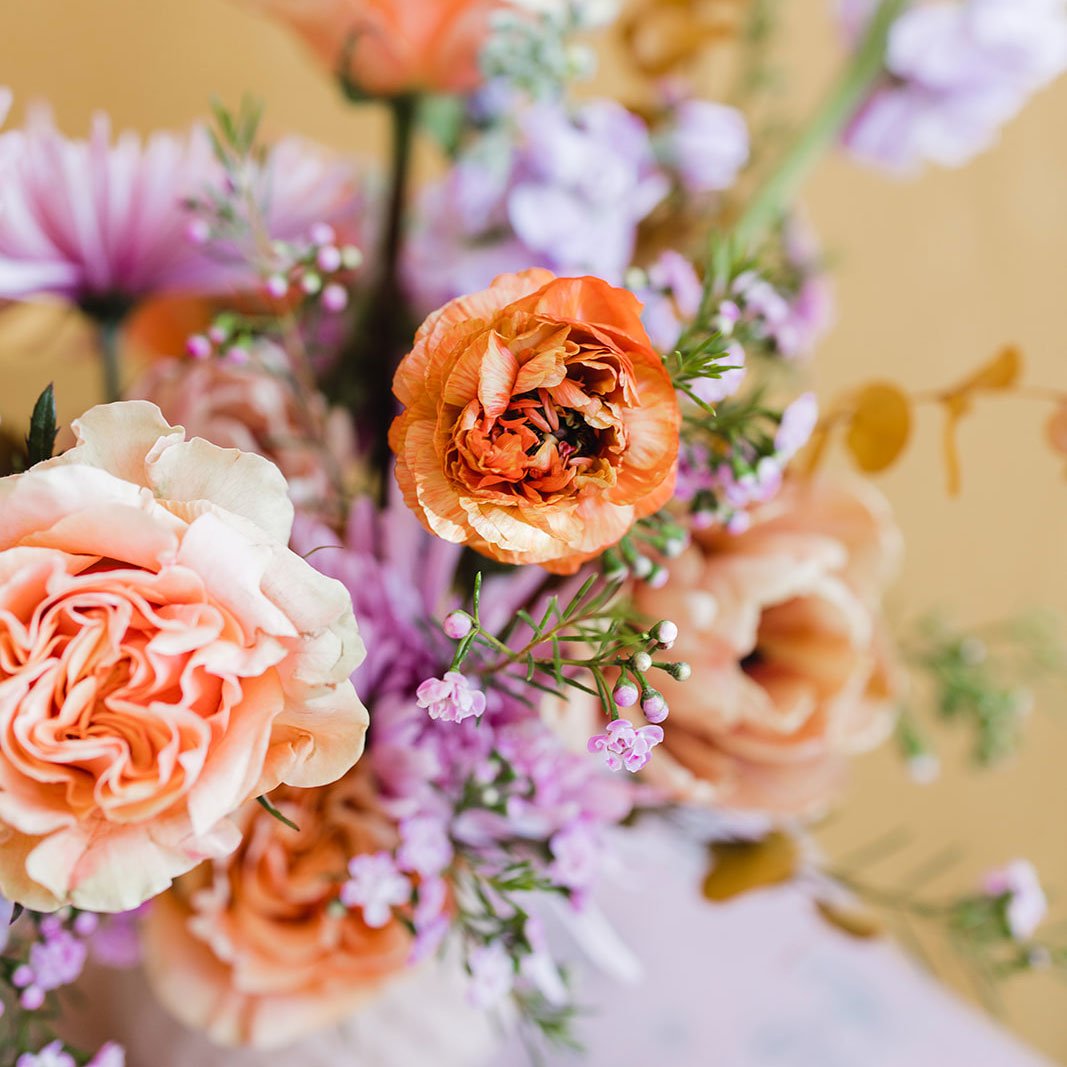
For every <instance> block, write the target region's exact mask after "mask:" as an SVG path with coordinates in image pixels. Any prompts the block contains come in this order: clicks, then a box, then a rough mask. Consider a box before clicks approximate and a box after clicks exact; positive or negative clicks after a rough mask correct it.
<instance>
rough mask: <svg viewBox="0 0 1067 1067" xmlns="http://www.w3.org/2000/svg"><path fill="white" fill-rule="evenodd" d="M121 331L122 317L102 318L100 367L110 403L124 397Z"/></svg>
mask: <svg viewBox="0 0 1067 1067" xmlns="http://www.w3.org/2000/svg"><path fill="white" fill-rule="evenodd" d="M121 333H122V320H121V319H113V318H108V319H100V325H99V329H98V336H99V338H100V369H101V371H102V373H103V377H102V381H103V390H104V400H105V401H106V402H107V403H108V404H113V403H114V402H115V401H116V400H121V399H122V357H121V355H120V353H119V338H120V335H121Z"/></svg>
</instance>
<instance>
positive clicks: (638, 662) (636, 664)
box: [630, 652, 652, 674]
mask: <svg viewBox="0 0 1067 1067" xmlns="http://www.w3.org/2000/svg"><path fill="white" fill-rule="evenodd" d="M630 663H631V664H632V665H633V669H634V670H635V671H640V672H641V673H642V674H644V673H645V671H650V670H652V657H651V656H650V655H649V654H648V653H647V652H635V653H634V655H633V658H632V659H631V660H630Z"/></svg>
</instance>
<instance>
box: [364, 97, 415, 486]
mask: <svg viewBox="0 0 1067 1067" xmlns="http://www.w3.org/2000/svg"><path fill="white" fill-rule="evenodd" d="M390 107H391V111H392V120H393V136H392V163H391V167H390V176H389V190H388V201H387V206H386V215H385V220H384V226H383V229H382V236H381V244H380V245H379V253H378V261H377V264H376V266H377V271H378V273H377V278H376V281H375V285H374V288H373V291H372V292H371V293H370V294H369V295H368V297H367V302H366V304H365V306H364V313H363V315H362V317H361V320H360V322H359V324H358V335H357V336H356V338H355V339H354V340H355V344H354V348H353V350H352V351H351V352H349V353H348V357H347V361H346V362H347V364H348V366H347V372H348V374H349V375H352V376H355V375H359V376H360V378H362V380H363V381H364V382H365V384H366V390H367V391H366V393H365V394H364V395H363V397H362V405H361V407H362V409H363V411H362V421H363V423H364V425H366V426H367V427H368V428H369V431H370V434H371V435H372V446H371V447H372V458H373V460H374V463H375V465H376V467H377V468H378V469H379V470H382V469H384V468H385V467H386V466H387V465H388V460H389V443H388V434H389V424H390V423H391V421H392V415H393V411H394V403H393V395H392V385H393V372H394V371H395V369H396V365H397V363H398V361H399V358H400V356H401V355H402V354H403V352H402V349H403V347H404V345H405V344H406V343H407V341H408V340H410V338H409V337H408V336H407V333H408V330H409V328H410V325H411V324H410V322H409V318H410V315H409V312H408V308H407V306H406V302H405V300H404V296H403V292H402V288H401V285H400V256H401V251H402V248H403V240H404V212H405V208H406V206H407V201H408V192H409V183H410V174H411V157H412V148H413V144H414V134H415V118H416V113H417V109H418V98H417V97H414V96H403V97H397V98H396V99H394V100H392V101H391V102H390Z"/></svg>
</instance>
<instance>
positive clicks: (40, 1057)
mask: <svg viewBox="0 0 1067 1067" xmlns="http://www.w3.org/2000/svg"><path fill="white" fill-rule="evenodd" d="M77 1065H78V1061H77V1060H75V1058H74V1057H73V1056H72V1055H71V1054H70V1053H69V1052H68V1051H67V1049H66V1046H65V1045H64V1044H63V1042H62V1041H58V1040H57V1041H50V1042H49V1043H48V1044H47V1045H45V1046H44V1048H42V1049H41V1050H40V1051H39V1052H24V1053H22V1055H21V1056H19V1058H18V1059H17V1060H15V1067H77ZM125 1065H126V1053H125V1052H124V1051H123V1049H122V1047H121V1046H120V1045H116V1044H115V1043H114V1042H113V1041H109V1042H108V1043H107V1044H106V1045H102V1046H101V1047H100V1050H99V1051H98V1052H97V1054H96V1055H95V1056H94V1057H93V1058H92V1059H91V1060H89V1062H88V1063H87V1064H86V1065H85V1067H125Z"/></svg>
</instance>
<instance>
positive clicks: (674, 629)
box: [651, 619, 678, 648]
mask: <svg viewBox="0 0 1067 1067" xmlns="http://www.w3.org/2000/svg"><path fill="white" fill-rule="evenodd" d="M651 633H652V640H653V641H655V642H656V643H657V644H658V645H659V646H660V648H670V647H671V645H673V644H674V642H675V641H677V640H678V626H677V624H676V623H673V622H671V620H670V619H661V620H660V621H659V622H657V623H656V625H655V626H653V627H652V631H651Z"/></svg>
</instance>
